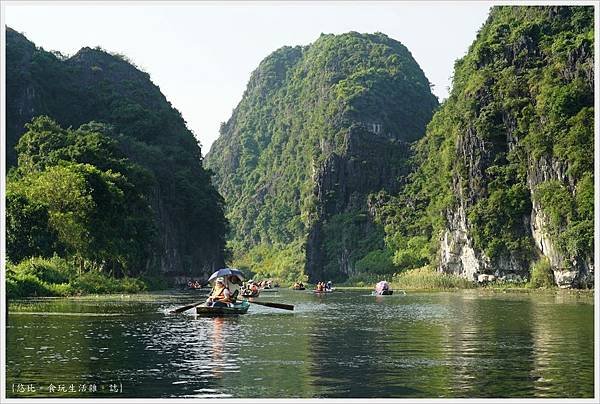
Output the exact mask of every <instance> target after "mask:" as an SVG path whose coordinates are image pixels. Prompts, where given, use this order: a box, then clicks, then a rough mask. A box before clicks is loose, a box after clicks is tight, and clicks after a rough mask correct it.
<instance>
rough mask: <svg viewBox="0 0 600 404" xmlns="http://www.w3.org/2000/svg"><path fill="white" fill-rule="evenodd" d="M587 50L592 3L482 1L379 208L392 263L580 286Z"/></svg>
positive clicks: (590, 101)
mask: <svg viewBox="0 0 600 404" xmlns="http://www.w3.org/2000/svg"><path fill="white" fill-rule="evenodd" d="M593 51H594V10H593V7H554V6H553V7H495V8H493V9H492V10H491V13H490V15H489V18H488V20H487V21H486V23H485V24H484V26H483V27H482V28H481V30H480V31H479V34H478V35H477V38H476V40H475V41H474V42H473V44H472V45H471V47H470V48H469V51H468V53H467V55H466V56H465V57H463V58H462V59H460V60H458V61H457V62H456V65H455V71H454V79H453V86H452V91H451V94H450V97H449V98H448V99H447V100H446V101H445V102H444V104H443V105H442V107H441V108H440V110H439V111H438V112H437V113H436V114H435V116H434V117H433V119H432V121H431V123H430V124H429V125H428V128H427V135H426V136H425V138H423V139H422V140H421V141H419V143H418V144H417V145H416V147H415V150H416V157H415V161H414V163H415V166H416V169H415V171H414V172H413V173H412V174H411V176H410V181H409V185H408V186H407V187H406V188H405V190H404V191H403V192H402V193H401V194H400V195H399V196H394V197H390V198H389V199H387V200H386V201H385V203H382V205H383V206H384V208H382V209H380V210H379V213H380V215H379V217H380V218H381V219H382V221H383V222H384V223H385V224H386V241H387V245H388V247H389V248H391V249H392V250H394V251H395V253H394V262H395V263H396V264H397V265H399V266H401V267H416V266H420V265H424V264H426V263H431V264H433V265H434V266H436V267H437V268H438V269H440V270H442V271H445V272H451V273H455V274H460V275H463V276H466V277H468V278H470V279H471V278H472V277H473V276H476V275H477V274H496V275H497V276H508V277H517V276H519V277H524V278H530V277H531V276H533V277H535V276H539V274H538V273H537V272H539V271H544V270H545V271H546V272H547V273H548V274H549V275H550V277H551V279H552V278H553V280H554V281H555V282H556V283H557V284H559V285H560V286H585V285H589V283H590V282H591V281H592V280H593V277H592V275H593V272H592V271H593V250H594V248H593V245H594V244H593V243H594V226H593V225H594V185H593V184H594V181H593V163H594V52H593ZM382 199H383V200H385V198H382ZM532 267H533V268H534V272H533V273H530V270H531V268H532ZM550 269H551V270H552V272H550Z"/></svg>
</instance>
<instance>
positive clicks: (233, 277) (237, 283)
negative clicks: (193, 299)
mask: <svg viewBox="0 0 600 404" xmlns="http://www.w3.org/2000/svg"><path fill="white" fill-rule="evenodd" d="M211 282H212V283H213V286H212V289H211V292H210V295H209V296H208V298H207V299H206V301H204V302H199V303H195V304H192V305H188V306H183V307H180V308H178V309H176V310H173V311H172V313H181V312H183V311H186V310H189V309H191V308H195V310H196V314H198V315H201V316H224V315H237V314H246V313H247V312H248V309H249V308H250V304H251V303H255V304H259V305H264V306H268V307H274V308H280V309H285V310H293V307H294V306H292V305H287V304H280V303H267V302H258V301H254V300H252V298H254V297H258V296H259V295H260V292H261V291H264V290H269V289H274V288H278V287H279V285H278V284H276V283H273V281H271V280H262V281H254V280H249V281H247V282H245V281H244V275H243V273H242V272H241V271H240V270H238V269H234V268H222V269H219V270H218V271H216V272H214V273H213V274H212V275H211V276H210V277H209V278H208V282H207V283H206V284H211ZM202 286H203V285H202V283H201V282H199V281H189V282H188V288H189V289H200V288H202ZM291 289H292V290H305V289H306V287H305V285H304V284H303V283H302V282H296V283H294V285H292V287H291ZM334 290H335V288H334V287H333V282H332V281H327V282H321V281H319V282H317V283H316V284H315V288H314V290H313V292H314V293H315V294H324V293H332V292H333V291H334ZM393 293H394V292H393V290H392V288H391V286H390V284H389V283H388V282H387V281H380V282H378V283H377V284H376V285H375V289H374V291H373V293H372V294H374V295H391V294H393ZM248 299H251V300H248Z"/></svg>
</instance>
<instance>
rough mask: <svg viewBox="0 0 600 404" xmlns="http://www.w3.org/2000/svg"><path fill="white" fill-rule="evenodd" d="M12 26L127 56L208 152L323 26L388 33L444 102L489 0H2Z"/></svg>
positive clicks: (63, 46)
mask: <svg viewBox="0 0 600 404" xmlns="http://www.w3.org/2000/svg"><path fill="white" fill-rule="evenodd" d="M4 4H5V5H6V10H5V14H4V17H5V23H6V25H8V26H10V27H11V28H14V29H16V30H17V31H20V32H23V33H24V34H25V35H26V36H27V37H28V38H29V40H31V41H33V42H34V43H35V44H36V45H37V46H41V47H43V48H44V49H46V50H58V51H60V52H62V53H64V54H68V55H72V54H74V53H75V52H77V50H79V49H80V48H81V47H83V46H90V47H94V46H101V47H102V48H104V49H106V50H108V51H110V52H117V53H122V54H125V55H126V56H127V57H128V58H129V59H130V60H132V61H133V62H134V63H135V64H136V65H138V66H139V67H141V68H142V69H143V70H144V71H146V72H148V73H149V74H150V77H151V78H152V81H153V82H154V83H155V84H156V85H158V86H159V87H160V89H161V90H162V92H163V93H164V94H165V96H166V97H167V99H168V100H169V101H170V102H171V103H172V104H173V106H174V107H175V108H177V109H179V111H181V114H182V115H183V117H184V119H185V120H186V121H187V122H188V127H189V128H190V129H191V130H193V132H194V133H195V134H196V136H197V137H198V139H199V140H200V142H201V144H202V151H203V154H206V153H207V152H208V150H209V148H210V145H211V144H212V142H213V141H214V140H215V139H216V138H217V136H218V129H219V124H220V123H221V122H223V121H226V120H227V119H229V116H230V115H231V112H232V110H233V108H235V106H236V105H237V104H238V102H239V101H240V100H241V97H242V93H243V92H244V89H245V88H246V84H247V82H248V79H249V77H250V73H251V72H252V71H253V70H254V69H255V68H256V67H257V66H258V64H259V62H260V61H261V60H262V59H263V58H265V57H266V56H267V55H268V54H270V53H271V52H273V51H274V50H276V49H278V48H280V47H282V46H284V45H307V44H310V43H312V42H314V41H315V40H316V39H317V38H318V37H319V35H320V34H321V33H336V34H337V33H343V32H348V31H358V32H383V33H384V34H387V35H388V36H390V37H391V38H394V39H396V40H398V41H400V42H402V43H403V44H404V45H406V46H407V47H408V49H409V50H410V52H411V53H412V55H413V57H414V58H415V59H416V61H417V62H418V63H419V65H420V66H421V68H422V69H423V71H424V72H425V75H426V76H427V78H428V79H429V81H430V82H431V83H433V84H434V85H435V87H434V93H435V94H436V95H437V96H438V98H439V99H440V100H442V99H444V98H446V97H447V94H448V87H449V86H450V83H451V76H452V69H453V65H454V61H455V60H456V59H458V58H460V57H462V56H463V55H464V54H465V53H466V51H467V49H468V47H469V45H470V44H471V43H472V42H473V40H474V39H475V36H476V33H477V31H478V29H479V28H480V27H481V25H482V24H483V22H484V21H485V19H486V17H487V13H488V11H489V7H490V6H491V3H490V2H468V3H467V2H459V3H452V2H433V1H427V2H407V1H400V2H392V1H384V2H368V3H367V2H358V1H353V2H339V1H336V2H285V3H279V2H274V1H270V2H259V3H248V2H243V3H233V2H228V3H216V2H181V3H156V2H130V3H117V2H104V3H71V2H63V3H55V4H48V2H42V3H32V2H29V3H25V4H18V3H10V2H9V3H4Z"/></svg>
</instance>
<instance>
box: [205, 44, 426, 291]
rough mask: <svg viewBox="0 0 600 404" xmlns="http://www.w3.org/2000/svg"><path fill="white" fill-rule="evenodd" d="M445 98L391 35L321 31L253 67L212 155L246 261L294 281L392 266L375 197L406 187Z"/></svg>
mask: <svg viewBox="0 0 600 404" xmlns="http://www.w3.org/2000/svg"><path fill="white" fill-rule="evenodd" d="M436 107H437V100H436V98H435V97H434V96H433V95H432V94H431V91H430V85H429V82H428V80H427V79H426V77H425V76H424V74H423V72H422V71H421V69H420V68H419V66H418V65H417V63H416V62H415V61H414V59H413V58H412V56H411V54H410V52H409V51H408V50H407V49H406V48H405V47H404V46H403V45H402V44H400V43H399V42H397V41H395V40H392V39H390V38H388V37H387V36H385V35H383V34H358V33H355V32H351V33H348V34H344V35H321V37H320V38H319V39H318V40H316V41H315V42H314V43H313V44H311V45H309V46H306V47H284V48H281V49H279V50H277V51H275V52H273V53H272V54H271V55H269V56H268V57H267V58H265V59H264V60H263V61H262V62H261V63H260V65H259V66H258V68H257V69H256V70H255V71H254V72H253V73H252V75H251V77H250V80H249V83H248V86H247V89H246V91H245V93H244V96H243V98H242V101H241V102H240V103H239V105H238V106H237V108H236V109H235V110H234V112H233V115H232V116H231V118H230V119H229V121H227V122H226V123H224V124H223V125H222V127H221V136H220V137H219V139H218V140H217V141H216V142H215V143H214V145H213V146H212V148H211V151H210V153H209V154H208V155H207V158H206V161H207V165H208V166H209V167H210V169H212V170H213V171H214V172H215V182H216V184H217V185H218V188H219V191H220V192H221V193H222V195H223V196H224V198H225V200H226V203H227V212H228V218H229V220H230V221H231V227H232V234H231V238H232V240H233V241H232V243H231V246H232V248H233V251H234V253H235V254H236V257H235V261H236V263H237V264H238V265H240V266H248V267H251V268H252V269H253V270H255V271H259V272H261V273H262V274H265V275H269V276H281V277H287V278H289V279H290V280H293V279H295V278H298V277H300V276H301V275H302V273H303V271H304V269H305V268H306V273H307V274H308V276H309V277H310V278H311V279H312V280H316V279H324V278H325V277H328V278H333V279H345V278H347V277H348V276H351V275H357V273H360V272H369V271H373V270H380V271H387V272H393V271H394V267H393V264H392V263H391V260H390V256H389V253H388V252H387V250H385V248H384V244H383V229H382V227H381V226H380V225H377V224H375V223H374V222H373V216H372V212H373V209H372V206H370V204H369V201H368V196H369V195H370V194H372V193H376V192H379V191H381V190H386V191H388V192H391V193H394V192H397V191H398V190H400V189H401V187H402V184H403V178H404V175H406V174H407V172H408V171H407V164H406V160H407V157H408V153H409V144H410V143H411V142H412V141H414V140H416V139H418V138H420V137H421V136H422V135H423V134H424V130H425V125H426V124H427V123H428V122H429V120H430V119H431V116H432V113H433V110H434V109H435V108H436Z"/></svg>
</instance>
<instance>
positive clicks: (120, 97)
mask: <svg viewBox="0 0 600 404" xmlns="http://www.w3.org/2000/svg"><path fill="white" fill-rule="evenodd" d="M6 38H7V46H6V61H7V63H6V71H7V88H6V94H7V111H6V116H7V151H6V154H7V163H8V167H9V168H11V167H12V169H11V170H10V174H9V176H8V177H9V178H8V184H7V255H8V258H9V259H10V260H11V262H12V263H14V264H15V265H16V267H17V268H18V267H19V263H20V262H21V261H23V260H27V259H29V258H30V257H42V258H49V257H52V256H53V255H55V254H56V255H57V256H59V257H61V258H63V259H65V260H66V262H68V263H69V265H73V266H75V267H76V268H77V269H78V271H79V272H81V273H92V272H94V273H96V272H97V273H102V274H105V275H111V276H115V277H128V276H154V275H157V274H166V275H167V276H172V275H191V276H195V277H202V276H207V275H208V274H209V273H210V272H211V271H212V270H213V269H214V268H215V267H217V266H221V265H222V264H223V261H224V253H225V233H226V230H227V221H226V219H225V216H224V207H223V199H222V197H221V196H220V195H219V194H218V192H217V191H216V189H215V188H214V187H213V185H212V183H211V177H210V176H211V173H210V172H209V171H207V170H205V169H204V168H203V166H202V154H201V149H200V147H199V144H198V142H197V140H196V139H195V137H194V135H193V134H192V133H191V131H190V130H189V129H188V128H187V127H186V123H185V121H184V120H183V118H182V117H181V115H180V113H179V112H178V111H177V110H176V109H174V108H173V107H172V106H171V104H170V103H169V102H168V101H167V100H166V99H165V97H164V96H163V95H162V93H161V92H160V89H159V88H158V87H157V86H155V85H154V84H153V83H152V82H151V81H150V78H149V76H148V74H147V73H144V72H142V71H140V70H139V69H137V68H136V67H135V66H133V65H132V64H131V63H130V62H129V61H128V60H127V59H126V58H125V57H124V56H122V55H112V54H109V53H107V52H106V51H104V50H102V49H100V48H95V49H90V48H83V49H81V50H80V51H79V52H78V53H77V54H75V55H73V56H71V57H68V58H67V57H65V56H63V55H60V54H58V53H51V52H47V51H45V50H44V49H41V48H37V47H36V46H35V45H34V44H33V43H31V42H30V41H28V40H27V39H26V38H25V37H24V36H23V35H21V34H19V33H17V32H15V31H14V30H12V29H10V28H7V31H6ZM40 116H45V117H41V118H39V117H40ZM28 123H29V124H28ZM26 124H28V125H27V128H25V125H26ZM64 128H69V129H64ZM71 128H78V129H71ZM17 157H18V165H17ZM89 276H91V275H89Z"/></svg>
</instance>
